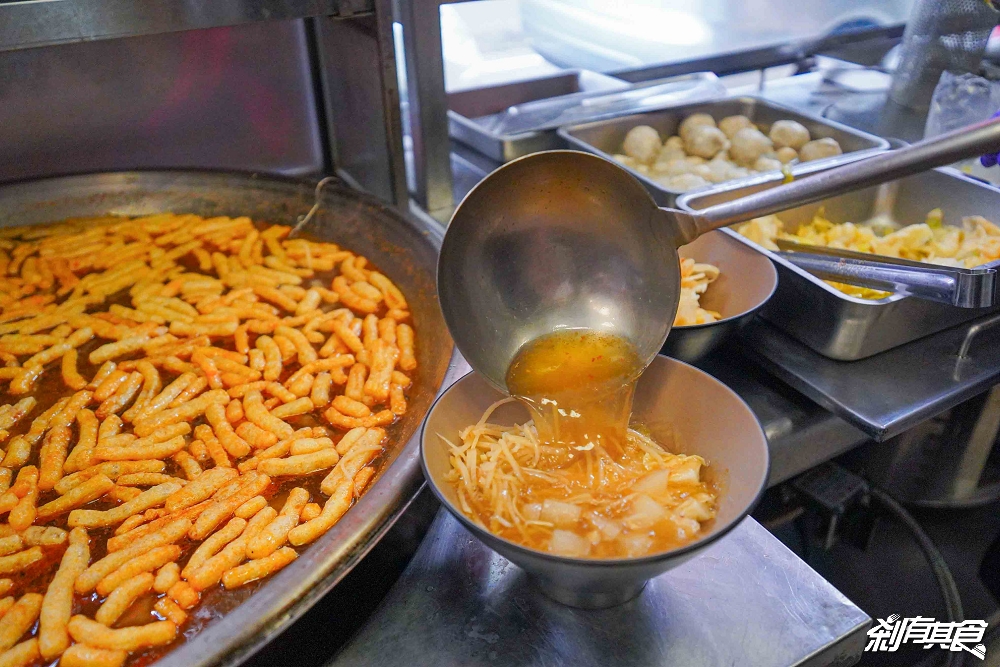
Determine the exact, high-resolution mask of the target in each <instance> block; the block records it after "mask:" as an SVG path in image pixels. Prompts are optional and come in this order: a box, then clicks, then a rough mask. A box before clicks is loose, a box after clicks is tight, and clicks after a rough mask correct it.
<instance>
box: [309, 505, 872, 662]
mask: <svg viewBox="0 0 1000 667" xmlns="http://www.w3.org/2000/svg"><path fill="white" fill-rule="evenodd" d="M870 624H871V619H870V618H869V617H868V616H867V615H866V614H865V613H864V612H862V611H861V610H860V609H858V608H857V607H856V606H855V605H854V604H852V603H851V602H850V601H849V600H848V599H847V598H845V597H844V596H843V595H841V594H840V593H839V592H838V591H837V590H836V589H834V588H833V586H831V585H830V584H828V583H827V582H826V581H825V580H824V579H823V578H822V577H820V576H819V575H818V574H816V572H814V571H813V570H812V569H811V568H810V567H809V566H808V565H806V564H805V563H804V562H802V561H801V560H799V558H798V557H797V556H795V555H794V554H793V553H792V552H790V551H789V550H788V549H786V548H785V546H784V545H782V544H781V543H780V542H779V541H778V540H777V539H776V538H775V537H773V536H772V535H771V534H770V533H768V532H767V530H765V529H764V528H763V527H761V526H760V525H759V524H758V523H756V522H755V521H754V520H753V519H749V518H748V519H745V520H744V522H743V523H742V524H740V525H739V526H738V527H737V528H736V529H735V530H733V532H732V533H730V534H729V535H728V536H726V537H725V538H724V539H722V540H720V541H719V542H718V543H717V544H716V545H715V546H714V547H712V548H711V549H710V550H709V551H707V552H706V553H705V554H703V555H702V556H699V557H697V558H695V559H693V560H691V561H688V562H687V563H685V564H684V565H681V566H680V567H678V568H676V569H674V570H671V571H670V572H667V573H666V574H664V575H662V576H660V577H657V578H656V579H653V580H652V581H651V582H650V583H649V584H648V586H647V587H646V590H645V591H644V592H643V593H642V595H640V596H639V597H638V598H637V599H636V600H634V601H633V602H630V603H627V604H625V605H622V606H620V607H615V608H612V609H607V610H602V611H580V610H576V609H571V608H569V607H564V606H562V605H559V604H557V603H555V602H552V601H550V600H548V599H547V598H545V597H544V596H542V595H541V594H540V593H538V592H537V591H536V590H535V589H534V588H533V587H532V585H531V583H530V582H529V581H528V579H527V577H526V575H525V574H524V573H523V572H522V571H521V570H520V569H518V568H517V567H515V566H514V565H512V564H511V563H509V562H507V561H506V560H504V559H503V558H501V557H500V556H499V555H497V554H496V553H494V552H493V551H491V550H489V549H488V548H486V547H485V546H483V544H482V543H481V542H479V541H478V540H476V539H474V538H473V537H472V535H471V534H470V533H468V532H467V531H466V530H465V529H464V528H463V527H462V526H461V525H460V524H459V523H458V522H457V521H456V520H455V519H453V518H452V517H451V515H449V514H447V513H446V512H445V511H444V510H441V512H440V513H439V514H438V516H437V518H436V519H435V520H434V523H433V524H432V526H431V529H430V531H429V532H428V534H427V537H426V538H425V539H424V541H423V543H422V544H421V546H420V549H419V550H418V551H417V554H416V555H415V556H414V558H413V560H412V561H411V562H410V565H409V567H408V568H407V569H406V571H405V572H404V573H403V575H402V576H401V577H400V579H399V581H398V582H397V583H396V585H395V587H394V588H393V589H392V591H391V592H390V593H389V595H388V596H386V598H385V600H384V601H383V602H382V605H381V606H380V607H379V609H378V610H377V611H376V612H375V614H374V615H373V616H372V617H371V618H370V619H369V621H368V623H367V624H366V625H365V627H364V628H362V630H361V631H360V632H359V633H358V635H356V636H355V637H354V639H353V640H352V641H351V642H350V643H349V644H347V645H346V646H345V647H344V649H343V650H342V651H341V652H340V653H339V654H338V655H337V656H335V657H334V659H333V660H331V661H330V662H329V663H328V667H352V666H354V665H357V666H359V667H361V666H367V665H371V664H374V663H375V662H377V663H378V664H379V665H381V666H383V667H394V666H396V665H398V666H399V667H411V666H412V665H463V666H465V667H475V666H477V665H483V666H487V665H489V666H492V665H563V664H565V665H574V666H576V667H587V666H590V665H593V666H595V667H607V666H608V665H629V666H630V667H632V666H634V667H642V666H645V665H650V666H652V665H684V667H702V666H704V667H718V666H720V665H754V667H787V666H789V665H797V666H803V667H805V666H810V667H813V666H819V665H837V666H838V667H844V666H846V665H852V664H854V663H855V662H857V661H858V660H859V659H860V657H861V654H862V650H863V648H864V646H865V641H866V636H865V632H866V630H867V628H868V627H869V625H870Z"/></svg>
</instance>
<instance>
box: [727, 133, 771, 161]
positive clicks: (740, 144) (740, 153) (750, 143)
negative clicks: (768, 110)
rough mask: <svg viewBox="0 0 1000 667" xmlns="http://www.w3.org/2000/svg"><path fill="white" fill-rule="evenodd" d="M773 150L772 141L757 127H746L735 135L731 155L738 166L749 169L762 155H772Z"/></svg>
mask: <svg viewBox="0 0 1000 667" xmlns="http://www.w3.org/2000/svg"><path fill="white" fill-rule="evenodd" d="M772 148H773V144H772V143H771V140H770V139H768V138H767V137H766V136H764V133H763V132H761V131H760V130H758V129H757V128H755V127H744V128H743V129H742V130H740V131H739V132H737V133H736V134H735V135H733V141H732V146H730V147H729V155H730V156H731V157H732V158H733V160H735V161H736V163H737V164H740V165H743V166H746V167H749V166H750V165H752V164H753V163H754V162H756V161H757V158H759V157H760V156H761V155H764V154H765V153H770V152H771V149H772Z"/></svg>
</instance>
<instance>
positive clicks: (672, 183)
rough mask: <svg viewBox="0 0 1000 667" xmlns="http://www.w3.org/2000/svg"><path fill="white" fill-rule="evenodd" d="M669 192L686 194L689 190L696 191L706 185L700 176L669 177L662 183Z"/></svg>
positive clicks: (706, 182)
mask: <svg viewBox="0 0 1000 667" xmlns="http://www.w3.org/2000/svg"><path fill="white" fill-rule="evenodd" d="M663 184H664V185H666V186H667V187H668V188H670V189H671V190H677V191H679V192H687V191H689V190H696V189H698V188H703V187H705V186H706V185H708V184H709V183H708V181H706V180H705V179H704V178H702V177H701V176H698V175H697V174H681V175H680V176H671V177H670V178H668V179H666V180H665V181H663Z"/></svg>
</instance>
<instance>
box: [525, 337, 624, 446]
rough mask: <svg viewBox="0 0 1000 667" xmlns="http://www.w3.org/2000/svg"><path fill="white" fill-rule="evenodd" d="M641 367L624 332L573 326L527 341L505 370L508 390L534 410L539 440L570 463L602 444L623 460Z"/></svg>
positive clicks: (533, 414) (532, 411)
mask: <svg viewBox="0 0 1000 667" xmlns="http://www.w3.org/2000/svg"><path fill="white" fill-rule="evenodd" d="M642 370H643V366H642V362H641V360H640V359H639V355H638V354H637V353H636V350H635V348H634V347H633V346H632V344H631V343H630V342H629V341H627V340H625V339H624V338H622V337H620V336H616V335H614V334H608V333H600V332H596V331H592V330H586V329H584V330H580V329H571V330H564V331H556V332H553V333H551V334H546V335H544V336H541V337H539V338H536V339H534V340H532V341H529V342H528V343H526V344H525V345H524V346H523V347H521V349H520V350H518V352H517V354H516V355H515V356H514V360H513V361H512V362H511V364H510V368H509V369H508V370H507V389H508V390H509V391H510V393H511V395H512V396H515V397H517V398H519V399H520V400H521V401H523V402H524V403H525V404H526V405H527V406H528V408H529V409H530V410H531V413H532V416H533V418H534V422H535V427H536V429H537V430H538V437H539V440H540V441H541V442H542V443H543V444H546V445H550V446H552V447H553V448H555V449H556V450H557V451H559V452H562V453H563V454H562V457H561V458H563V459H564V460H563V461H562V463H570V462H571V461H573V460H574V459H575V458H576V457H577V456H578V455H579V454H580V453H581V452H584V451H590V450H593V449H595V448H603V449H604V450H605V451H606V452H607V453H608V454H609V455H610V456H611V457H612V458H614V459H620V458H621V456H622V453H623V451H624V450H623V446H624V443H625V439H626V436H627V433H628V422H629V417H630V416H631V414H632V396H633V394H634V393H635V383H636V380H638V378H639V375H640V374H641V373H642Z"/></svg>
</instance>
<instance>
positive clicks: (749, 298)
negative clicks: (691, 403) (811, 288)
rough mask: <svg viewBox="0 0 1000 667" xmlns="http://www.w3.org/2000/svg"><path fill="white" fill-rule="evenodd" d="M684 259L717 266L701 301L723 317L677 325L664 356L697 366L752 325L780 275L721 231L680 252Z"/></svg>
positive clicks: (769, 262)
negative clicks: (704, 358)
mask: <svg viewBox="0 0 1000 667" xmlns="http://www.w3.org/2000/svg"><path fill="white" fill-rule="evenodd" d="M677 254H678V255H680V256H681V257H682V258H686V257H690V258H692V259H694V260H695V261H696V262H701V263H705V264H714V265H715V266H717V267H719V271H720V273H719V277H718V278H717V279H716V280H715V282H713V283H712V284H711V285H709V286H708V289H707V290H706V291H705V293H704V294H703V295H702V296H701V307H702V308H705V309H706V310H714V311H715V312H717V313H719V314H720V315H721V316H722V317H721V318H720V319H719V320H718V321H716V322H709V323H708V324H692V325H689V326H674V327H673V328H672V329H671V330H670V334H669V335H668V336H667V342H666V343H664V344H663V350H662V351H663V354H665V355H667V356H668V357H673V358H675V359H680V360H681V361H686V362H688V363H693V362H695V361H698V360H699V359H701V358H702V357H704V356H705V355H707V354H708V353H709V352H711V351H712V350H714V349H715V348H717V347H718V346H719V345H721V344H722V343H723V342H724V341H725V340H726V339H727V338H729V337H730V336H732V335H733V334H734V333H736V332H737V331H739V329H740V328H741V327H742V326H743V325H745V324H746V323H747V322H749V321H750V320H751V319H752V318H753V316H754V314H755V313H756V312H757V311H758V310H760V308H761V306H763V305H764V304H765V303H767V300H768V299H770V298H771V295H772V294H774V290H775V289H776V288H777V287H778V273H777V271H775V269H774V264H772V263H771V260H770V259H768V258H767V257H766V256H765V255H763V254H761V253H759V252H757V251H756V250H754V249H753V248H750V247H749V246H747V245H746V244H744V243H740V242H739V241H737V240H736V239H734V238H733V237H732V236H730V235H729V233H727V232H725V231H723V230H717V231H714V232H708V233H707V234H703V235H702V236H699V237H698V238H696V239H695V240H694V241H692V242H691V243H688V244H687V245H684V246H681V247H680V248H678V249H677Z"/></svg>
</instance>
